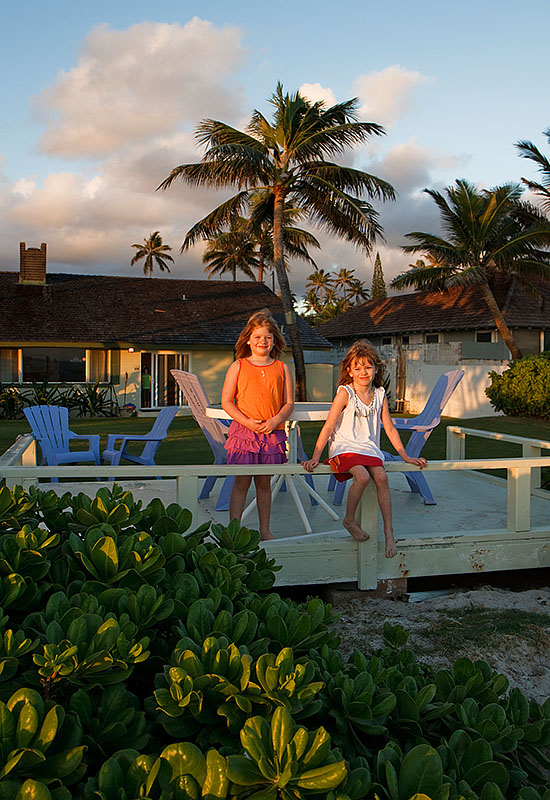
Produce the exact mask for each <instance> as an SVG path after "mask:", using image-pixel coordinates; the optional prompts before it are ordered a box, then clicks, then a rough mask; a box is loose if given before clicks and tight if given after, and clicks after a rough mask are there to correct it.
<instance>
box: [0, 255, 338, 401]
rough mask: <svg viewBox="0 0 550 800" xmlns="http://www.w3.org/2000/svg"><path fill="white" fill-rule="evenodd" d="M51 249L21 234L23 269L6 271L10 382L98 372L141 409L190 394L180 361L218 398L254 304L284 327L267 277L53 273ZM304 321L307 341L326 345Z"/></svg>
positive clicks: (86, 378)
mask: <svg viewBox="0 0 550 800" xmlns="http://www.w3.org/2000/svg"><path fill="white" fill-rule="evenodd" d="M46 249H47V248H46V245H45V244H42V246H41V247H40V248H27V247H26V246H25V243H24V242H22V243H21V247H20V271H19V272H0V297H1V298H2V313H1V314H0V383H1V384H3V385H4V386H5V385H16V386H20V388H24V386H25V385H31V384H32V383H33V382H34V381H39V382H42V381H44V380H47V381H48V382H50V383H53V384H80V383H85V382H93V383H95V382H96V381H100V383H101V384H104V385H111V386H112V387H113V391H114V393H115V394H116V395H117V398H118V401H119V403H121V404H122V403H133V404H134V405H135V406H136V407H137V408H140V409H142V410H143V409H148V408H149V409H152V408H159V407H162V406H166V405H180V404H182V403H184V402H185V401H184V398H183V397H182V396H181V392H180V390H179V389H178V387H177V385H176V383H175V382H174V380H173V379H172V377H171V375H170V370H171V369H174V368H177V369H184V370H187V371H191V372H195V373H196V374H198V375H199V376H200V378H201V380H202V382H203V383H204V385H205V388H206V390H207V392H208V393H209V396H210V397H211V399H212V400H213V401H214V402H215V401H219V399H220V392H221V386H222V383H223V378H224V375H225V372H226V370H227V368H228V367H229V365H230V364H231V362H232V360H233V347H234V344H235V342H236V340H237V337H238V335H239V333H240V331H241V330H242V328H243V326H244V325H245V323H246V320H247V319H248V317H249V316H250V315H251V314H252V313H254V312H255V311H258V310H260V309H261V308H269V309H270V310H271V312H272V313H273V316H274V317H275V319H276V320H277V322H278V323H279V324H280V326H281V329H282V331H283V333H285V330H284V324H283V322H284V316H283V311H282V304H281V301H280V299H279V298H278V297H277V295H276V294H275V293H274V292H272V291H271V290H270V289H269V288H268V287H267V286H266V285H265V284H263V283H257V282H254V281H212V280H181V279H178V278H174V277H170V278H157V277H155V278H145V277H122V276H111V275H74V274H66V273H53V274H52V273H50V274H47V269H46ZM299 326H300V334H301V338H302V343H303V346H304V348H307V349H308V351H316V350H320V351H323V350H325V351H326V350H328V349H330V344H329V342H327V340H326V339H324V338H323V337H322V336H321V335H320V334H319V333H318V332H317V331H316V330H315V329H314V328H312V327H311V326H310V325H309V324H308V323H307V322H305V321H304V320H299ZM284 357H285V358H288V359H290V358H291V353H290V350H289V351H288V352H286V353H285V356H284ZM146 375H148V376H149V380H148V379H147V378H145V381H143V377H144V376H146ZM149 384H150V388H147V386H148V385H149ZM320 399H322V398H320Z"/></svg>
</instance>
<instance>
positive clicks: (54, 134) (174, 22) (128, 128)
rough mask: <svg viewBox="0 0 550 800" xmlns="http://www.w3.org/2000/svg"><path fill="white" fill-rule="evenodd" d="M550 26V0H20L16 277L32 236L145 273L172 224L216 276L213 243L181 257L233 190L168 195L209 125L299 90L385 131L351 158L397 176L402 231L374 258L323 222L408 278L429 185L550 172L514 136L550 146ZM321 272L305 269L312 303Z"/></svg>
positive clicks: (12, 132)
mask: <svg viewBox="0 0 550 800" xmlns="http://www.w3.org/2000/svg"><path fill="white" fill-rule="evenodd" d="M549 20H550V4H549V3H548V1H547V0H524V2H523V3H521V4H518V3H517V2H516V0H514V2H511V1H510V0H499V2H498V3H497V2H495V1H494V0H493V2H488V1H487V0H485V2H484V0H476V2H474V0H463V1H462V2H461V3H448V2H441V0H417V2H415V3H411V2H410V0H408V1H405V0H386V2H385V3H381V2H379V0H377V2H372V1H371V0H347V2H345V3H334V2H330V3H329V2H324V0H321V1H320V2H315V3H313V2H310V0H302V2H300V0H279V2H277V3H269V4H268V3H261V2H260V3H259V2H257V0H256V2H252V0H231V2H228V1H227V0H224V2H221V0H220V1H219V2H218V0H216V1H215V2H211V1H210V0H201V2H200V3H197V2H192V1H191V0H180V2H176V1H175V0H155V2H154V3H153V2H145V0H132V2H129V0H109V1H108V2H105V0H94V2H92V3H75V2H74V0H71V1H70V2H66V1H65V0H27V2H26V3H21V2H14V0H4V3H3V4H2V10H1V11H0V21H1V30H2V34H1V36H2V47H1V48H0V67H1V73H2V81H1V82H0V101H1V108H2V110H3V114H2V116H1V118H0V212H1V213H0V269H1V270H15V271H17V270H18V269H19V242H20V241H25V242H26V244H27V246H28V247H39V246H40V243H41V242H46V243H47V245H48V271H49V272H73V273H81V274H113V275H136V276H141V275H142V274H143V273H142V267H141V266H140V265H139V264H137V265H134V266H130V260H131V258H132V256H133V255H134V253H135V250H134V249H132V247H131V245H132V244H133V243H142V242H143V240H144V239H145V238H146V237H148V236H149V235H150V233H151V232H153V231H157V230H158V231H160V233H161V236H162V237H163V241H164V243H165V244H169V245H171V246H172V247H173V252H172V255H173V257H174V259H175V263H174V265H172V267H171V275H172V276H173V277H175V278H203V277H205V273H204V265H203V264H202V261H201V256H202V249H203V247H202V245H197V246H196V247H195V248H193V250H191V251H187V252H186V253H184V254H182V255H181V254H180V253H179V248H180V246H181V243H182V241H183V239H184V237H185V234H186V233H187V231H188V230H189V228H190V227H191V226H192V225H193V224H194V223H195V222H197V221H198V220H199V219H200V218H202V217H203V216H204V215H205V214H206V213H208V212H209V211H211V210H212V209H213V208H214V207H215V206H217V205H218V204H219V203H220V202H222V200H223V199H225V197H227V196H228V194H227V193H223V192H221V191H220V190H213V189H193V188H191V187H188V186H185V185H184V184H183V183H181V182H176V183H174V184H173V185H172V187H171V188H170V189H168V190H167V191H161V192H157V191H156V188H157V186H158V185H159V184H160V183H161V182H162V180H163V179H164V178H165V177H166V176H167V175H168V174H169V172H170V171H171V169H172V168H173V167H175V166H177V165H179V164H184V163H192V162H196V161H199V160H200V158H201V156H202V152H203V151H202V150H201V149H200V148H199V147H197V145H196V143H195V139H194V130H195V128H196V126H197V124H198V123H199V122H200V121H201V120H202V119H204V118H211V119H219V120H222V121H224V122H226V123H228V124H230V125H233V126H235V127H238V128H244V127H245V126H246V123H247V121H248V119H249V117H250V114H251V113H252V111H253V110H254V109H256V108H257V109H259V110H261V111H262V112H263V113H264V114H266V115H269V114H270V106H269V103H268V100H269V98H270V96H271V95H272V94H273V92H274V90H275V87H276V85H277V82H278V81H281V82H282V83H283V86H284V89H285V90H286V91H288V92H290V93H292V92H295V91H297V90H300V91H301V93H302V94H304V95H305V96H306V97H308V98H309V99H310V100H324V101H325V102H326V103H328V104H330V105H331V104H333V103H335V102H341V101H344V100H349V99H350V98H352V97H356V98H357V99H358V110H359V115H360V118H361V119H363V120H367V121H370V122H376V123H379V124H381V125H383V127H384V129H385V135H384V136H382V137H373V138H371V139H370V141H369V143H368V145H366V146H361V147H360V148H358V149H356V150H354V151H348V152H346V154H344V155H343V156H342V157H341V158H340V162H341V163H345V164H349V165H353V166H354V167H356V168H359V169H362V170H365V171H366V172H369V173H371V174H373V175H376V176H378V177H380V178H383V179H384V180H387V181H389V182H390V183H392V184H393V186H394V187H395V189H396V191H397V193H398V199H397V200H396V201H395V202H393V203H386V204H382V203H378V202H377V201H374V205H375V207H376V209H377V210H378V211H379V213H380V221H381V224H382V226H383V228H384V237H385V238H384V240H380V241H379V242H377V244H376V245H375V248H374V251H373V253H372V254H370V255H366V254H365V253H364V252H363V251H361V250H358V249H356V248H355V247H353V246H352V245H350V244H348V243H346V242H343V241H342V240H339V239H337V238H334V237H333V236H329V235H327V233H326V232H322V231H321V232H319V230H318V229H316V228H315V226H314V225H313V224H306V225H304V227H308V228H310V229H311V230H312V232H313V233H315V235H317V237H318V238H319V240H320V242H321V244H322V249H321V250H320V251H318V252H315V253H314V254H313V255H314V258H315V261H316V264H317V266H318V267H319V268H322V269H327V270H338V269H340V268H342V267H345V268H347V269H353V270H354V271H355V275H356V277H358V278H360V279H361V280H363V281H364V282H365V283H366V285H367V287H368V288H370V285H371V280H372V270H373V264H374V256H375V255H376V251H377V250H378V251H379V252H380V256H381V259H382V267H383V271H384V276H385V279H386V283H387V284H389V282H390V281H391V279H392V278H393V277H394V276H395V275H397V274H399V273H400V272H402V271H404V270H406V269H407V268H408V265H409V263H410V262H411V256H408V255H406V254H404V253H403V252H402V251H401V246H402V245H403V244H405V243H406V239H405V234H407V233H409V232H412V231H427V232H432V233H436V232H438V230H439V218H438V214H437V212H436V209H435V204H434V202H433V200H432V199H431V198H430V197H429V196H428V195H426V194H425V193H423V189H425V188H431V189H438V190H442V189H444V187H446V186H449V185H451V184H453V183H454V181H455V180H456V179H457V178H465V179H467V180H468V181H471V182H472V183H474V184H475V185H477V186H479V187H482V188H490V187H493V186H496V185H499V184H502V183H508V182H519V181H520V179H521V177H527V178H530V179H533V180H537V178H538V174H537V172H536V169H535V166H534V165H533V164H532V163H531V162H529V161H526V160H524V159H521V158H520V157H519V156H518V153H517V151H516V149H515V147H514V144H515V143H516V142H517V141H519V140H521V139H527V140H530V141H532V142H534V143H535V144H536V145H537V146H538V147H539V148H540V149H541V150H542V151H543V152H547V142H546V139H545V137H544V136H543V131H544V130H545V129H547V128H549V127H550V110H549V107H548V106H549V103H548V101H549V99H550V98H549V93H550V92H549V83H548V59H547V31H548V22H549ZM310 272H311V266H308V265H305V264H301V263H300V262H294V263H292V264H291V274H290V279H291V284H292V288H293V290H294V291H295V292H296V293H297V295H298V296H300V295H301V294H302V293H303V288H304V283H305V281H306V279H307V275H308V274H309V273H310ZM155 274H157V275H158V274H160V273H158V272H156V273H155ZM162 275H163V276H166V273H162Z"/></svg>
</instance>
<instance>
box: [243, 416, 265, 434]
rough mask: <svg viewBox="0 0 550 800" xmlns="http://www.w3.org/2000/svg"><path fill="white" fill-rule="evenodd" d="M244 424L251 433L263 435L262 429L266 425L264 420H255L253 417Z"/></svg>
mask: <svg viewBox="0 0 550 800" xmlns="http://www.w3.org/2000/svg"><path fill="white" fill-rule="evenodd" d="M244 424H245V427H247V428H248V429H249V430H250V431H254V432H255V433H263V431H262V429H261V428H262V425H264V420H263V419H253V418H252V417H248V419H247V421H246V422H245V423H244Z"/></svg>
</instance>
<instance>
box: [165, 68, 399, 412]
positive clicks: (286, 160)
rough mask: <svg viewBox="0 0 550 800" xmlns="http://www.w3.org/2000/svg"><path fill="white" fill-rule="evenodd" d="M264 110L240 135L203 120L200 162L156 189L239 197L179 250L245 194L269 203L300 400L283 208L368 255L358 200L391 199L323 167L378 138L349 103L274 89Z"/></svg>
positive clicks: (341, 170)
mask: <svg viewBox="0 0 550 800" xmlns="http://www.w3.org/2000/svg"><path fill="white" fill-rule="evenodd" d="M270 103H271V105H272V106H273V108H274V116H273V119H272V121H271V122H270V121H269V120H268V119H266V117H265V116H264V115H263V114H262V113H261V112H260V111H257V110H256V111H254V113H253V114H252V117H251V119H250V122H249V124H248V126H247V130H246V131H244V132H243V131H239V130H237V129H235V128H232V127H231V126H229V125H227V124H225V123H223V122H218V121H216V120H212V119H207V120H204V121H203V122H202V123H201V124H200V125H199V126H198V128H197V140H198V142H199V143H200V144H203V145H205V146H206V148H207V149H206V153H205V155H204V156H203V159H202V161H201V162H199V163H198V164H183V165H181V166H178V167H175V168H174V169H173V170H172V171H171V173H170V175H169V176H168V177H167V178H166V179H165V180H164V181H163V182H162V183H161V185H160V187H159V188H162V189H167V188H168V187H169V186H171V184H172V183H173V182H174V181H175V180H176V178H181V179H182V180H184V181H185V182H186V183H188V184H190V185H191V186H213V187H216V188H222V187H226V186H235V187H237V189H238V190H239V191H238V193H237V194H236V195H234V196H233V197H231V198H230V199H229V200H226V201H225V202H224V203H222V204H221V205H220V206H218V207H217V208H216V209H214V211H212V212H210V214H208V215H207V216H206V217H204V218H203V219H202V220H200V221H199V222H197V223H196V224H195V225H194V226H193V227H192V228H191V230H190V231H189V232H188V233H187V235H186V237H185V240H184V242H183V245H182V250H185V249H187V248H188V247H190V246H191V245H193V244H195V243H196V242H197V241H199V240H201V239H205V238H208V237H209V236H210V235H211V234H212V233H214V234H215V233H217V232H218V231H219V230H220V228H222V227H223V226H224V225H228V224H229V223H230V220H231V217H232V216H234V215H235V214H239V213H242V211H243V209H245V208H246V207H247V205H248V203H249V198H250V194H251V193H252V192H255V191H257V190H258V189H261V190H264V191H266V192H268V193H270V194H271V195H272V196H273V263H274V266H275V270H276V272H277V278H278V281H279V288H280V290H281V297H282V302H283V309H284V313H285V324H286V326H287V330H288V334H289V338H290V342H291V346H292V352H293V356H294V363H295V369H296V396H297V398H298V399H299V400H305V398H306V386H305V365H304V357H303V350H302V347H301V342H300V335H299V332H298V326H297V322H296V315H295V312H294V308H293V304H292V298H291V291H290V284H289V281H288V276H287V274H286V270H285V262H284V254H285V244H284V232H283V231H284V211H285V208H288V207H289V206H291V207H292V208H299V209H302V210H304V212H305V213H306V214H307V216H308V217H310V218H312V219H313V220H315V221H316V222H317V223H318V224H319V225H320V226H321V227H323V228H325V229H326V230H328V231H329V232H331V233H334V234H336V235H338V236H342V237H343V238H345V239H347V240H348V241H350V242H353V243H354V244H356V245H358V246H360V247H363V248H364V249H365V250H366V251H367V252H369V251H370V249H371V247H372V243H373V241H374V239H375V237H376V236H377V235H379V234H381V227H380V224H379V222H378V216H377V213H376V211H375V210H374V208H373V207H372V205H371V204H370V203H369V202H367V201H366V200H364V199H362V197H363V195H367V196H368V197H375V198H380V199H383V200H386V199H393V198H394V196H395V193H394V190H393V188H392V186H391V185H390V184H389V183H387V182H385V181H383V180H381V179H379V178H376V177H375V176H373V175H369V174H367V173H365V172H361V171H360V170H356V169H352V168H350V167H342V166H338V165H337V164H335V163H333V162H331V161H329V160H328V158H329V157H332V156H334V155H338V154H340V153H342V152H343V151H344V150H345V149H346V148H347V147H350V146H354V145H358V144H362V143H363V142H366V141H367V139H368V138H369V137H370V136H371V135H373V134H375V135H381V134H383V133H384V131H383V129H382V128H381V126H380V125H377V124H375V123H370V122H359V121H358V120H357V115H356V108H357V100H355V99H354V100H349V101H347V102H344V103H339V104H337V105H334V106H331V107H330V108H326V106H325V104H324V103H323V102H316V103H312V102H310V101H309V100H307V99H306V98H305V97H302V95H300V93H299V92H296V93H295V94H293V95H289V94H285V93H284V91H283V87H282V85H281V84H278V86H277V89H276V91H275V93H274V94H273V96H272V97H271V100H270Z"/></svg>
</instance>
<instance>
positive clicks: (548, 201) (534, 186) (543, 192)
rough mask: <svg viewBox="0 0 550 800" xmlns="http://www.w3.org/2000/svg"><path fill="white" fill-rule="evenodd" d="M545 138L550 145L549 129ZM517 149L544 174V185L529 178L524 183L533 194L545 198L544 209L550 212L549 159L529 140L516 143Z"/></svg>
mask: <svg viewBox="0 0 550 800" xmlns="http://www.w3.org/2000/svg"><path fill="white" fill-rule="evenodd" d="M543 134H544V136H546V138H547V139H548V144H550V128H547V129H546V130H545V131H543ZM515 146H516V147H517V149H518V150H519V154H520V156H521V157H522V158H528V159H529V160H530V161H534V162H535V164H536V165H537V167H538V170H539V172H540V173H542V183H536V182H535V181H530V180H527V178H522V179H521V180H522V182H523V183H524V184H525V185H526V186H527V187H528V188H529V189H531V191H532V192H534V193H535V194H538V195H539V196H540V197H542V198H543V200H542V204H541V205H542V208H543V209H544V211H546V212H549V211H550V161H549V160H548V158H547V157H546V156H545V155H543V154H542V153H541V152H540V150H539V149H538V148H537V147H535V145H534V144H533V143H532V142H528V141H527V140H525V139H524V140H522V141H520V142H516V145H515Z"/></svg>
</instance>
